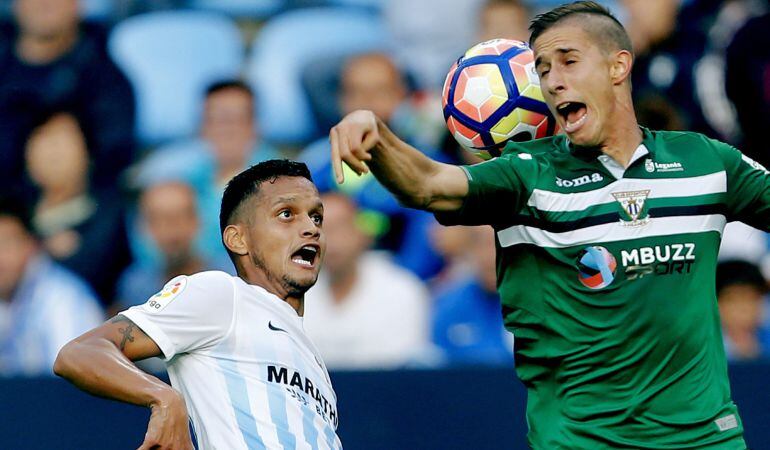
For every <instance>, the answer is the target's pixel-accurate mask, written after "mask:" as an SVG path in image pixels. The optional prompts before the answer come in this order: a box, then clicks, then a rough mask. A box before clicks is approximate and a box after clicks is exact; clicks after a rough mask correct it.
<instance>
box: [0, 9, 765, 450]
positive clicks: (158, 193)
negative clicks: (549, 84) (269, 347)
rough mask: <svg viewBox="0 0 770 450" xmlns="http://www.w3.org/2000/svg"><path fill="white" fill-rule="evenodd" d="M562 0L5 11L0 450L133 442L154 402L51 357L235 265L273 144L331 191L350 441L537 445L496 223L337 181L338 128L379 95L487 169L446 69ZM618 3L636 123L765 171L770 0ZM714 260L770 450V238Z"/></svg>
mask: <svg viewBox="0 0 770 450" xmlns="http://www.w3.org/2000/svg"><path fill="white" fill-rule="evenodd" d="M560 3H561V1H559V0H521V1H514V0H487V1H484V0H155V1H150V0H80V1H78V0H13V1H11V0H2V1H1V2H0V403H2V404H3V405H14V406H13V407H10V406H4V407H3V408H2V416H0V448H41V449H42V448H52V447H53V446H54V445H56V447H57V448H131V445H138V443H139V442H140V441H141V436H142V435H143V433H144V424H145V422H144V421H145V420H146V412H145V411H143V410H141V409H139V408H132V407H127V406H123V405H117V404H114V403H108V402H105V401H102V400H98V399H91V398H86V395H85V394H79V393H75V392H74V390H73V389H74V388H71V387H69V386H65V384H64V383H63V382H61V381H59V380H54V379H53V378H51V375H52V373H51V365H52V362H53V359H54V358H55V355H56V353H57V351H58V349H59V348H60V347H61V346H62V345H63V344H64V343H66V342H67V341H68V340H70V339H72V338H73V337H75V336H77V335H79V334H80V333H82V332H83V331H85V330H87V329H89V328H92V327H94V326H96V325H98V324H99V323H101V321H103V320H104V319H105V318H107V317H109V316H111V315H113V314H115V313H116V312H118V311H121V310H122V309H125V308H126V307H128V306H131V305H135V304H140V303H143V302H144V301H145V300H146V299H147V298H148V297H149V296H151V295H153V294H154V293H155V292H157V291H158V290H160V289H161V288H162V286H163V284H164V283H165V282H166V281H168V280H169V279H171V278H173V277H174V276H176V275H179V274H191V273H195V272H198V271H201V270H225V271H228V272H231V273H232V272H233V269H232V267H231V265H230V263H229V260H228V259H227V255H226V253H225V252H224V249H223V248H222V245H221V241H220V236H219V232H218V212H219V201H220V197H221V193H222V191H223V189H224V185H225V183H226V182H227V181H228V180H229V179H230V178H231V177H232V176H233V175H234V174H236V173H238V172H239V171H241V170H243V169H244V168H246V167H248V166H249V165H251V164H254V163H257V162H259V161H262V160H265V159H271V158H276V157H287V158H292V159H298V160H301V161H304V162H306V163H307V164H308V166H309V167H310V169H311V172H312V173H313V177H314V180H315V182H316V184H317V185H318V187H319V189H320V190H321V192H322V193H323V200H324V204H325V206H326V218H325V222H326V225H325V229H326V231H327V233H328V253H327V257H326V260H325V261H324V268H323V271H322V275H321V278H320V279H319V282H318V285H317V286H315V287H314V288H313V289H312V290H311V291H310V292H309V293H308V295H307V303H306V318H305V324H306V328H307V332H308V334H309V335H310V336H311V337H312V338H313V339H314V340H315V341H316V342H317V344H318V347H319V349H320V350H321V352H322V353H323V355H324V359H325V360H326V362H327V364H328V366H329V367H330V368H331V369H332V370H333V371H334V372H335V373H334V377H333V378H335V380H334V381H335V388H336V390H337V392H338V396H339V404H340V413H341V419H342V420H341V427H340V435H341V437H342V442H343V444H345V445H346V448H351V449H357V448H421V449H422V448H442V449H447V448H502V447H505V448H519V447H510V446H509V443H514V444H515V443H517V442H521V444H520V445H524V441H523V433H524V432H525V431H526V426H525V424H524V421H523V404H524V397H523V395H524V394H523V392H522V391H523V388H522V386H521V385H520V384H519V383H518V382H517V381H516V380H515V374H514V372H513V358H512V348H513V337H512V336H511V335H510V334H509V333H507V332H505V330H504V329H503V327H502V320H501V317H500V312H499V303H498V298H497V294H496V293H495V274H494V245H493V242H494V234H493V232H492V230H491V229H490V228H487V227H473V228H471V227H452V228H443V227H439V226H438V224H437V223H436V222H435V220H434V219H433V217H432V216H431V215H430V214H426V213H423V212H419V211H414V210H409V209H405V208H402V207H400V206H399V205H398V203H397V202H396V201H395V199H394V198H393V197H392V196H391V195H390V194H388V193H387V191H385V189H384V188H383V187H382V186H380V185H379V184H378V183H377V182H376V180H374V179H373V178H372V177H371V176H363V177H360V178H357V177H355V176H352V175H351V174H348V175H349V176H348V177H347V178H346V179H347V180H348V181H347V182H346V183H345V184H344V185H342V186H338V185H336V183H335V182H334V180H333V178H332V171H331V167H330V161H329V145H328V141H327V138H326V135H327V133H328V130H329V128H330V127H331V126H332V125H333V124H334V123H335V122H336V121H337V120H339V119H340V118H341V117H342V115H344V114H345V113H347V112H350V111H353V110H356V109H362V108H364V109H371V110H373V111H375V112H376V113H377V114H378V115H379V116H380V117H382V118H383V119H384V120H386V121H387V122H388V124H389V125H390V126H391V127H392V128H393V129H394V130H395V131H396V132H397V133H398V134H399V135H400V136H402V137H403V138H405V139H406V140H407V141H408V142H410V143H412V144H413V145H415V146H417V147H418V148H420V149H421V150H423V151H424V152H426V153H427V154H429V155H430V156H431V157H434V158H436V159H439V160H442V161H446V162H450V163H456V164H461V163H462V164H468V163H474V162H476V161H475V160H474V159H473V158H474V157H473V156H472V155H471V154H470V153H468V152H465V151H464V150H462V149H460V148H459V147H458V146H457V144H456V143H455V142H454V140H453V138H452V137H451V136H449V135H448V133H447V132H446V126H445V124H444V122H443V118H442V115H441V108H440V89H441V85H442V83H443V80H444V77H445V75H446V72H447V70H448V69H449V67H450V66H451V64H452V62H454V60H456V59H457V58H458V57H459V56H460V55H461V54H462V53H463V52H464V51H465V50H466V49H467V48H469V47H470V46H472V45H474V44H475V43H477V42H480V41H482V40H487V39H491V38H509V39H519V40H525V41H526V40H527V38H528V36H529V33H528V31H527V26H528V21H529V20H530V19H531V17H532V16H533V15H534V14H536V13H538V12H542V11H543V10H545V9H548V8H550V7H553V6H556V5H558V4H560ZM601 3H604V4H606V5H607V6H609V7H610V8H611V10H612V11H613V12H614V13H615V14H616V15H617V16H618V17H619V18H620V19H621V21H622V22H623V23H624V24H625V26H626V27H627V29H628V31H629V34H630V36H631V38H632V41H633V44H634V48H635V52H636V61H635V66H634V73H633V88H634V95H635V104H636V108H637V115H638V118H639V121H640V122H641V123H642V124H644V125H646V126H649V127H650V128H654V129H671V130H677V129H681V130H692V131H699V132H702V133H705V134H707V135H708V136H710V137H714V138H717V139H720V140H723V141H726V142H729V143H732V144H734V145H736V146H737V147H738V148H740V149H741V150H742V151H743V152H744V153H746V154H748V155H749V156H750V157H752V158H753V159H755V160H757V161H759V162H761V163H763V164H765V165H769V164H770V148H768V146H767V144H766V142H767V141H766V139H762V138H761V136H760V133H761V132H762V131H764V130H768V129H770V32H768V30H770V3H768V1H767V0H614V1H604V2H601ZM762 137H764V136H762ZM720 257H721V259H722V260H723V261H722V263H721V264H720V267H719V273H718V276H717V289H718V292H719V306H720V312H721V314H722V323H723V330H724V341H725V349H726V350H727V354H728V357H729V358H730V360H731V362H732V365H731V376H732V377H733V390H734V393H735V399H736V402H737V403H738V406H739V408H741V411H742V414H743V416H744V421H745V422H746V429H747V437H748V438H749V443H750V445H752V446H753V447H752V448H759V449H762V448H770V425H768V424H770V394H768V391H767V389H766V386H767V379H768V375H770V304H769V303H768V299H767V297H766V293H767V288H768V283H767V279H768V277H770V247H769V245H768V241H767V236H766V234H765V233H764V232H760V231H757V230H755V229H752V228H749V227H747V226H744V225H742V224H730V225H728V228H727V230H726V231H725V234H724V243H723V248H722V250H721V255H720ZM145 368H146V369H147V370H155V371H162V365H161V364H158V362H156V361H147V362H146V364H145ZM736 383H739V385H736ZM72 404H78V405H80V404H83V405H84V407H83V408H79V409H78V410H77V411H73V410H72ZM85 405H87V406H85ZM41 410H45V411H41ZM346 412H347V414H346ZM64 415H67V417H66V420H64V418H63V417H64ZM116 417H123V418H125V419H126V420H128V422H127V423H126V424H125V425H123V424H121V423H120V422H117V423H116V422H115V418H116ZM62 421H63V422H62ZM437 421H438V422H439V423H441V422H442V421H444V422H446V423H447V424H448V425H450V426H449V427H448V429H447V430H445V432H444V433H441V436H437V435H436V433H434V432H432V431H430V428H431V427H434V426H435V424H436V423H437ZM62 423H64V424H66V426H63V425H62ZM32 424H35V425H36V426H35V427H34V431H33V427H29V425H32ZM509 424H510V425H509ZM97 429H98V430H101V431H95V430H97ZM22 430H26V431H22ZM19 433H20V434H19ZM113 434H114V435H113ZM17 435H18V436H19V437H18V438H15V437H11V436H17ZM111 439H114V440H111ZM116 442H117V444H115V443H116ZM373 442H376V444H374V443H373ZM503 442H504V443H503ZM762 445H765V447H762Z"/></svg>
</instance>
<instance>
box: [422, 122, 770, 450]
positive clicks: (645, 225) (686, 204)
mask: <svg viewBox="0 0 770 450" xmlns="http://www.w3.org/2000/svg"><path fill="white" fill-rule="evenodd" d="M643 133H644V138H643V143H642V144H641V145H640V146H639V148H638V149H637V150H636V152H635V154H634V156H633V158H632V160H631V163H630V165H629V166H628V167H627V168H626V169H623V167H621V166H620V165H618V164H617V163H616V162H615V161H614V160H612V159H611V158H609V157H608V156H606V155H603V154H601V153H600V152H598V151H597V150H595V149H585V148H573V147H572V146H571V145H570V144H569V142H568V140H567V139H566V137H564V136H556V137H552V138H546V139H540V140H536V141H532V142H526V143H516V144H509V146H508V148H506V151H505V152H504V154H503V156H501V157H499V158H496V159H493V160H490V161H487V162H484V163H481V164H477V165H474V166H468V167H464V169H465V171H466V174H467V176H468V179H469V193H468V195H467V197H466V199H465V201H464V204H463V206H462V208H461V210H460V211H457V212H455V213H451V214H438V215H437V217H438V219H439V221H441V222H443V223H445V224H458V223H460V224H468V225H474V224H491V225H493V227H494V228H495V230H496V234H497V246H498V252H497V254H498V289H499V292H500V296H501V302H502V312H503V317H504V321H505V324H506V327H507V328H508V329H509V330H510V331H512V332H513V334H514V336H515V361H516V370H517V373H518V375H519V377H520V378H521V380H522V381H523V383H524V384H525V385H526V386H527V388H528V394H529V397H528V406H527V418H528V422H529V427H530V430H529V440H530V444H531V445H532V446H533V447H534V448H535V449H548V450H555V449H588V448H591V449H594V448H597V449H598V448H613V449H614V448H633V449H695V448H697V449H712V448H713V449H717V448H718V449H720V450H731V449H741V450H743V449H745V444H744V442H743V439H742V437H741V436H742V431H743V429H742V425H741V421H740V417H739V416H738V412H737V410H736V407H735V405H734V403H733V402H732V401H731V399H730V388H729V383H728V378H727V366H726V361H725V354H724V349H723V344H722V336H721V330H720V321H719V315H718V309H717V304H716V292H715V271H716V264H717V252H718V249H719V244H720V240H721V232H722V229H723V227H724V225H725V223H726V222H727V221H731V220H740V221H743V222H746V223H747V224H750V225H752V226H754V227H757V228H761V229H763V230H768V229H770V175H768V172H767V171H766V170H765V169H764V168H763V167H761V166H760V165H758V164H756V163H755V162H754V161H752V160H750V159H748V158H747V157H745V156H742V155H741V153H740V152H739V151H738V150H736V149H734V148H732V147H730V146H728V145H726V144H723V143H720V142H717V141H713V140H710V139H707V138H705V137H704V136H702V135H699V134H695V133H685V132H651V131H649V130H646V129H643Z"/></svg>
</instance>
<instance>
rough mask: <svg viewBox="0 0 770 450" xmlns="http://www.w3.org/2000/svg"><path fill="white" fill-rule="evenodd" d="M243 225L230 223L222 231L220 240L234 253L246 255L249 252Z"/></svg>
mask: <svg viewBox="0 0 770 450" xmlns="http://www.w3.org/2000/svg"><path fill="white" fill-rule="evenodd" d="M245 231H246V230H245V229H244V227H243V225H240V224H231V225H228V226H227V227H226V228H225V231H224V232H223V233H222V241H223V242H224V243H225V247H227V249H228V250H230V251H231V252H233V253H235V254H236V255H246V254H248V253H249V248H248V245H247V240H248V236H246V233H245Z"/></svg>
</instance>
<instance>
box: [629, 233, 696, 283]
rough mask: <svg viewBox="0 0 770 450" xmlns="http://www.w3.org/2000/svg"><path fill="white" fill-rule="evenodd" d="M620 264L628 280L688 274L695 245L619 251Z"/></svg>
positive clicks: (674, 245)
mask: <svg viewBox="0 0 770 450" xmlns="http://www.w3.org/2000/svg"><path fill="white" fill-rule="evenodd" d="M620 263H621V265H622V266H623V267H625V273H626V278H627V279H629V280H636V279H638V278H643V277H645V276H647V275H673V274H689V273H690V272H691V271H692V265H693V263H695V244H694V243H692V242H685V243H683V244H665V245H655V246H652V247H640V248H634V249H631V250H621V251H620Z"/></svg>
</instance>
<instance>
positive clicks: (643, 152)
mask: <svg viewBox="0 0 770 450" xmlns="http://www.w3.org/2000/svg"><path fill="white" fill-rule="evenodd" d="M649 153H650V151H649V150H648V149H647V147H646V146H645V145H644V144H639V146H638V147H636V150H634V154H633V155H631V159H630V160H629V161H628V166H630V165H631V164H633V163H634V162H635V161H636V160H637V159H639V158H641V157H643V156H647V155H648V154H649ZM598 159H599V162H600V163H602V165H603V166H604V168H605V169H607V170H609V171H610V173H611V174H612V176H613V177H615V178H617V179H621V178H623V175H625V173H626V167H628V166H626V167H623V166H621V165H620V164H619V163H618V162H617V161H615V160H614V159H613V158H612V157H611V156H610V155H600V156H599V158H598Z"/></svg>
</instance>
